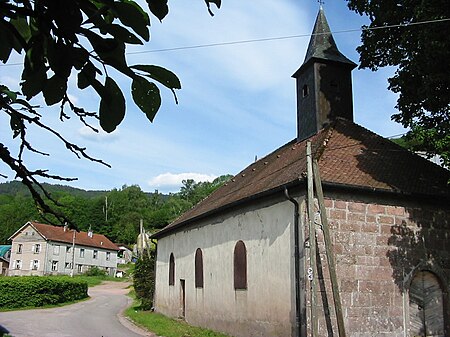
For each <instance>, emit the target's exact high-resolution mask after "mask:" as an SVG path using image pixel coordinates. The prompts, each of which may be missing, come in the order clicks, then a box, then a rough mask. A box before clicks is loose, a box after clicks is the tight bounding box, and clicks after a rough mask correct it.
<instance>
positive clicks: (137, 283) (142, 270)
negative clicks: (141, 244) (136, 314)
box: [133, 251, 155, 310]
mask: <svg viewBox="0 0 450 337" xmlns="http://www.w3.org/2000/svg"><path fill="white" fill-rule="evenodd" d="M154 261H155V257H154V253H153V252H151V254H150V257H149V256H148V254H147V252H146V251H145V252H144V254H142V256H141V257H140V258H139V259H138V260H137V261H136V265H135V269H134V274H133V283H134V290H135V291H136V297H137V298H138V299H139V300H140V301H141V309H142V310H149V309H151V308H152V307H153V293H154V290H155V270H154V267H155V262H154Z"/></svg>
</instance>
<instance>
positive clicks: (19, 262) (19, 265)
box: [15, 260, 22, 270]
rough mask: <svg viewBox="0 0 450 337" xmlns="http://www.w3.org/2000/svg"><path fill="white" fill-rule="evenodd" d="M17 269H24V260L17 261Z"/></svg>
mask: <svg viewBox="0 0 450 337" xmlns="http://www.w3.org/2000/svg"><path fill="white" fill-rule="evenodd" d="M15 269H18V270H19V269H22V260H16V266H15Z"/></svg>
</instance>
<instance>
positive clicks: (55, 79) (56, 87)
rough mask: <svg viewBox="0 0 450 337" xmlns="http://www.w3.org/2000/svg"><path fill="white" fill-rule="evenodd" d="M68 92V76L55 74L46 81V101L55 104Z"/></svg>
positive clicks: (48, 103) (44, 91)
mask: <svg viewBox="0 0 450 337" xmlns="http://www.w3.org/2000/svg"><path fill="white" fill-rule="evenodd" d="M66 92H67V78H63V77H61V76H59V75H56V74H55V75H53V76H52V77H50V78H49V79H48V80H47V81H46V83H45V87H44V90H43V93H44V98H45V103H46V104H47V105H53V104H56V103H58V102H60V101H61V100H62V99H63V97H64V95H65V94H66Z"/></svg>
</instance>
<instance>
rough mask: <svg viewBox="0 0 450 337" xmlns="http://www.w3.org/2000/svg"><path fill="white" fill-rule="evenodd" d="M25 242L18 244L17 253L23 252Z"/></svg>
mask: <svg viewBox="0 0 450 337" xmlns="http://www.w3.org/2000/svg"><path fill="white" fill-rule="evenodd" d="M22 249H23V244H21V243H19V244H18V245H17V254H22Z"/></svg>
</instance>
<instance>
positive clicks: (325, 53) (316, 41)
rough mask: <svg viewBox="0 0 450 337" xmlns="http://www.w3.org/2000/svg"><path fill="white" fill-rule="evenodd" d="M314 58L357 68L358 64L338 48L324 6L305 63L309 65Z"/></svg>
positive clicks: (317, 20) (315, 25)
mask: <svg viewBox="0 0 450 337" xmlns="http://www.w3.org/2000/svg"><path fill="white" fill-rule="evenodd" d="M312 58H317V59H324V60H329V61H335V62H342V63H348V64H349V65H352V66H353V67H356V64H355V63H354V62H352V61H350V60H349V59H348V58H346V57H345V56H344V55H343V54H342V53H341V52H340V51H339V49H338V48H337V46H336V42H334V38H333V35H332V34H331V30H330V26H328V22H327V18H326V17H325V13H324V10H323V8H322V5H321V6H320V9H319V13H318V14H317V18H316V23H315V24H314V29H313V32H312V35H311V40H309V46H308V51H307V52H306V57H305V61H304V62H303V63H304V64H305V63H307V62H308V61H309V60H310V59H312Z"/></svg>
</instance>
